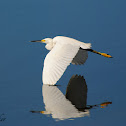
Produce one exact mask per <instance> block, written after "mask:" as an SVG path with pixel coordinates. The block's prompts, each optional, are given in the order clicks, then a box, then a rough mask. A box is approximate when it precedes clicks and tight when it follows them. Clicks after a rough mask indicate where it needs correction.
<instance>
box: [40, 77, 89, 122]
mask: <svg viewBox="0 0 126 126" xmlns="http://www.w3.org/2000/svg"><path fill="white" fill-rule="evenodd" d="M75 88H76V90H75ZM42 91H43V101H44V103H45V109H46V111H41V112H40V113H43V114H52V118H55V119H59V120H64V119H70V118H77V117H84V116H89V110H87V109H84V108H85V106H86V101H87V86H86V82H85V80H84V78H83V77H81V76H77V75H76V76H72V78H71V80H70V81H69V84H68V87H67V91H66V97H65V96H64V95H63V93H62V92H61V91H60V90H59V89H58V88H57V86H49V85H43V87H42ZM77 97H78V98H77ZM82 109H83V110H82ZM79 110H81V111H79Z"/></svg>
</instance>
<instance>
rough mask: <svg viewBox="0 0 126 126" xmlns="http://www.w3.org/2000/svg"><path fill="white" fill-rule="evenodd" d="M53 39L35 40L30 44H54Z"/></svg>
mask: <svg viewBox="0 0 126 126" xmlns="http://www.w3.org/2000/svg"><path fill="white" fill-rule="evenodd" d="M52 41H53V39H52V38H45V39H42V40H33V41H30V42H41V43H46V44H48V43H52Z"/></svg>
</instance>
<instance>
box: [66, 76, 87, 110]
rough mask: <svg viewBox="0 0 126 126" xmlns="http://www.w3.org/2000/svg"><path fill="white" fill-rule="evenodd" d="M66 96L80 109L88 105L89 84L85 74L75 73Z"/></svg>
mask: <svg viewBox="0 0 126 126" xmlns="http://www.w3.org/2000/svg"><path fill="white" fill-rule="evenodd" d="M66 98H67V99H68V100H70V101H71V103H72V104H73V105H75V107H76V108H77V109H78V110H80V111H85V108H86V105H87V84H86V81H85V79H84V77H83V76H80V75H79V76H78V75H73V76H72V77H71V79H70V81H69V83H68V85H67V90H66Z"/></svg>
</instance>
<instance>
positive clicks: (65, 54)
mask: <svg viewBox="0 0 126 126" xmlns="http://www.w3.org/2000/svg"><path fill="white" fill-rule="evenodd" d="M46 40H47V39H46ZM52 43H53V44H52ZM51 45H53V47H51ZM49 46H50V49H51V51H50V52H49V53H48V54H47V56H46V58H45V61H44V68H43V76H42V79H43V84H50V85H54V84H56V82H57V81H58V80H59V79H60V77H61V76H62V75H63V73H64V71H65V70H66V68H67V66H68V65H70V63H71V62H72V63H73V64H82V63H84V61H85V60H86V59H87V53H86V51H85V50H82V51H80V52H79V49H80V47H81V48H85V49H87V48H90V47H91V45H90V44H85V43H82V42H79V41H77V40H75V39H72V38H68V37H62V36H58V37H55V38H54V39H52V42H49V43H47V45H46V48H48V47H49ZM48 49H49V48H48ZM78 52H79V53H78ZM82 52H84V53H85V58H84V55H83V58H82V56H81V55H78V56H76V54H77V53H78V54H81V53H82ZM75 56H76V57H75ZM79 56H81V57H80V58H79ZM81 59H82V60H81ZM83 60H84V61H83Z"/></svg>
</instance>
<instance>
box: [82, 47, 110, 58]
mask: <svg viewBox="0 0 126 126" xmlns="http://www.w3.org/2000/svg"><path fill="white" fill-rule="evenodd" d="M81 49H82V48H81ZM83 50H86V51H90V52H93V53H96V54H99V55H102V56H104V57H107V58H112V56H110V55H109V54H106V53H101V52H97V51H95V50H93V49H83Z"/></svg>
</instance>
